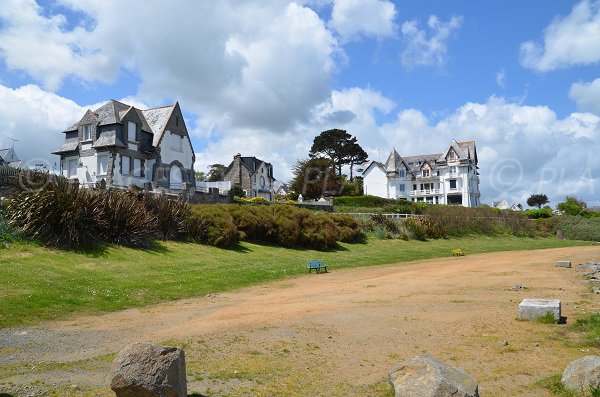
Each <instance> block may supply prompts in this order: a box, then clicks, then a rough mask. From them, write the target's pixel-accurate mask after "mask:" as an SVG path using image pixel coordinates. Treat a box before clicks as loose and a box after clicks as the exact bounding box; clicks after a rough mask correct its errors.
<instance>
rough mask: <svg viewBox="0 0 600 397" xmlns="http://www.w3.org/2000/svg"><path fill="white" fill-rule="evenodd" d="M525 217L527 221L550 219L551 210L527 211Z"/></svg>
mask: <svg viewBox="0 0 600 397" xmlns="http://www.w3.org/2000/svg"><path fill="white" fill-rule="evenodd" d="M525 215H527V217H528V218H529V219H541V218H550V217H552V209H551V208H540V209H536V210H527V211H525Z"/></svg>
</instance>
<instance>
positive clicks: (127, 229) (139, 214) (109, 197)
mask: <svg viewBox="0 0 600 397" xmlns="http://www.w3.org/2000/svg"><path fill="white" fill-rule="evenodd" d="M94 193H95V195H96V196H97V197H98V198H99V200H100V202H101V208H102V213H101V215H100V216H101V217H102V220H103V222H102V228H101V235H102V237H103V239H104V240H105V241H108V242H111V243H116V244H122V245H133V246H146V245H148V243H149V241H150V239H151V238H152V236H154V233H155V232H156V226H157V222H156V218H155V217H154V216H152V215H151V214H150V213H148V211H147V210H146V207H145V206H144V203H143V202H141V201H140V200H139V199H138V198H137V197H136V196H135V195H134V194H132V193H129V192H120V191H114V190H102V191H99V192H94Z"/></svg>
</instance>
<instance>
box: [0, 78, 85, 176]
mask: <svg viewBox="0 0 600 397" xmlns="http://www.w3.org/2000/svg"><path fill="white" fill-rule="evenodd" d="M0 103H2V106H0V125H2V129H0V145H1V146H2V147H10V146H11V145H12V142H11V141H10V138H12V139H18V142H15V152H16V153H17V155H18V156H19V158H20V159H22V160H23V161H24V162H25V164H29V163H32V162H34V161H35V160H36V159H38V160H40V161H43V162H44V163H46V164H47V166H48V167H50V168H52V167H53V166H54V164H55V162H57V161H58V157H56V156H54V155H52V154H50V153H51V152H52V151H54V150H56V149H58V148H60V147H61V146H62V144H63V142H64V135H63V134H61V131H63V130H64V129H65V128H66V127H68V126H70V125H71V124H73V122H74V121H76V120H78V119H79V118H81V117H82V116H83V113H84V112H85V108H82V107H80V106H79V105H77V104H76V103H75V102H73V101H71V100H69V99H66V98H63V97H60V96H58V95H56V94H53V93H51V92H47V91H44V90H42V89H40V88H39V87H37V86H35V85H26V86H23V87H20V88H17V89H12V88H8V87H5V86H3V85H0Z"/></svg>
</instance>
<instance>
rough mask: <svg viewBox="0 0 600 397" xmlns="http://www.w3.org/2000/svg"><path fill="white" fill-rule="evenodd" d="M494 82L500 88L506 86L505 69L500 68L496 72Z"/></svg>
mask: <svg viewBox="0 0 600 397" xmlns="http://www.w3.org/2000/svg"><path fill="white" fill-rule="evenodd" d="M496 83H497V84H498V87H500V88H506V70H504V69H501V70H499V71H498V72H497V73H496Z"/></svg>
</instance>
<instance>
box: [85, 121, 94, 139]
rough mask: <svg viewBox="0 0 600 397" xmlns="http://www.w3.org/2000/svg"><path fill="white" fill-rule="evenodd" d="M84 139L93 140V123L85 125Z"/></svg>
mask: <svg viewBox="0 0 600 397" xmlns="http://www.w3.org/2000/svg"><path fill="white" fill-rule="evenodd" d="M83 140H84V141H91V140H92V125H91V124H86V125H84V126H83Z"/></svg>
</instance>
